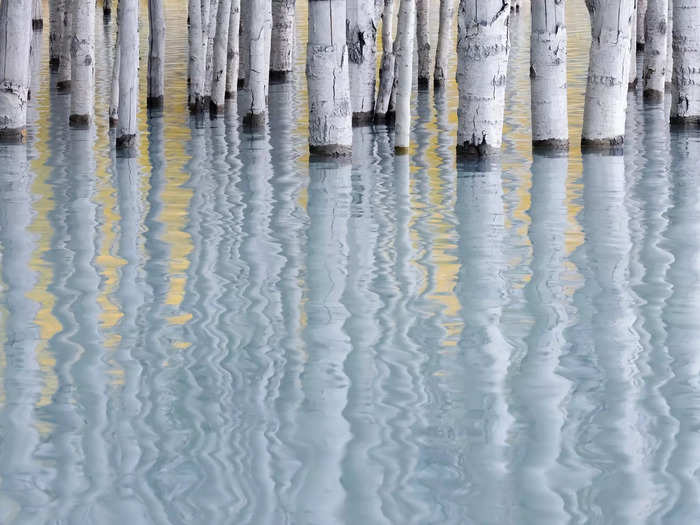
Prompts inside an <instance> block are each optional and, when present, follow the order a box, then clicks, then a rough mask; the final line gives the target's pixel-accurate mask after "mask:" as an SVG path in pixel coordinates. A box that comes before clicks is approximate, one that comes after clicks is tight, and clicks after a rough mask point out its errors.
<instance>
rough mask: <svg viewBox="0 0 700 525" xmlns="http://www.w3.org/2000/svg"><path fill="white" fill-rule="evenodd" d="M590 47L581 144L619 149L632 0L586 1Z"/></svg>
mask: <svg viewBox="0 0 700 525" xmlns="http://www.w3.org/2000/svg"><path fill="white" fill-rule="evenodd" d="M586 4H587V6H588V10H589V13H590V17H591V34H592V39H591V49H590V54H589V62H588V81H587V86H586V99H585V103H584V111H583V133H582V137H581V146H582V147H584V148H588V149H590V148H593V149H601V150H604V151H613V150H616V149H617V150H619V149H620V148H621V147H622V144H623V142H624V136H625V112H626V110H627V86H628V79H629V67H630V59H629V56H630V40H631V34H632V24H633V23H634V20H633V16H634V2H633V0H617V1H608V0H586Z"/></svg>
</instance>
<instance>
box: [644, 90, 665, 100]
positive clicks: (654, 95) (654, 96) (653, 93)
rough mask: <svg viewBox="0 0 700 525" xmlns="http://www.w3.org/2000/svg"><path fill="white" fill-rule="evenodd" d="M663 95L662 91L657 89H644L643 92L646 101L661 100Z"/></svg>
mask: <svg viewBox="0 0 700 525" xmlns="http://www.w3.org/2000/svg"><path fill="white" fill-rule="evenodd" d="M665 95H666V94H665V93H664V92H663V91H659V90H658V89H645V90H644V94H643V96H644V100H645V101H646V102H663V101H664V97H665Z"/></svg>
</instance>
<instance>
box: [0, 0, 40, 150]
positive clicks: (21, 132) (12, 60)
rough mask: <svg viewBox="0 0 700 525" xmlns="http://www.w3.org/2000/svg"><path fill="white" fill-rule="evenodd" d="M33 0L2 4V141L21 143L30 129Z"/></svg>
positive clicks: (0, 28) (0, 76) (0, 46)
mask: <svg viewBox="0 0 700 525" xmlns="http://www.w3.org/2000/svg"><path fill="white" fill-rule="evenodd" d="M31 20H32V2H31V0H3V2H2V3H1V4H0V142H5V143H8V142H9V143H21V142H23V141H24V137H25V135H26V128H27V96H28V92H29V48H30V45H31V36H32V30H31V27H32V22H31Z"/></svg>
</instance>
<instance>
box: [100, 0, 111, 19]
mask: <svg viewBox="0 0 700 525" xmlns="http://www.w3.org/2000/svg"><path fill="white" fill-rule="evenodd" d="M102 16H103V17H104V18H109V17H110V16H112V0H102Z"/></svg>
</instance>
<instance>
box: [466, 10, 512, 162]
mask: <svg viewBox="0 0 700 525" xmlns="http://www.w3.org/2000/svg"><path fill="white" fill-rule="evenodd" d="M509 16H510V5H509V2H508V0H486V1H483V0H482V1H481V2H479V3H478V5H477V2H473V1H471V0H460V2H459V11H458V19H457V20H458V24H457V35H458V36H457V84H458V87H459V107H458V109H457V118H458V121H459V124H458V129H457V153H458V154H460V155H465V156H478V157H481V156H487V155H491V154H493V153H495V152H497V151H498V150H499V149H500V147H501V139H502V135H503V110H504V107H505V89H506V72H507V69H508V51H509V49H510V42H509V39H508V23H509Z"/></svg>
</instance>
